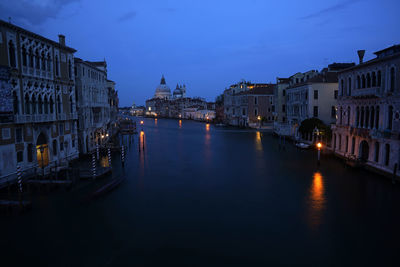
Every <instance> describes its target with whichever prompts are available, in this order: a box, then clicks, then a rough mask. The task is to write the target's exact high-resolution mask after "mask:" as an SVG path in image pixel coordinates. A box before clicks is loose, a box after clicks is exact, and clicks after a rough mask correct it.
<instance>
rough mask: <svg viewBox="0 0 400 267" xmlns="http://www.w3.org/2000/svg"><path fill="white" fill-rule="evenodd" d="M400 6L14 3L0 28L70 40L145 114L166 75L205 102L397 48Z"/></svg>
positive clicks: (363, 0) (0, 7)
mask: <svg viewBox="0 0 400 267" xmlns="http://www.w3.org/2000/svg"><path fill="white" fill-rule="evenodd" d="M399 10H400V1H398V0H383V1H376V0H353V1H351V0H350V1H331V0H330V1H314V0H305V1H264V0H251V1H249V0H247V1H246V0H243V1H235V0H230V1H228V0H220V1H209V0H202V1H183V0H182V1H177V0H175V1H155V0H153V1H152V0H147V1H126V0H124V1H117V2H116V1H94V0H54V1H51V0H44V1H39V0H31V1H28V0H13V1H8V2H6V1H3V2H2V3H0V18H1V19H3V20H5V21H8V20H9V17H11V22H12V23H13V24H15V25H17V26H20V27H23V28H26V29H28V30H30V31H33V32H35V33H38V34H40V35H43V36H44V37H46V38H48V39H52V40H54V41H57V40H58V37H57V35H58V34H64V35H65V36H66V44H67V45H68V46H70V47H73V48H75V49H77V50H78V52H77V53H76V54H75V56H76V57H80V58H82V59H84V60H89V61H100V60H103V59H104V58H105V59H106V61H107V64H108V78H109V79H111V80H114V81H115V82H116V89H117V90H118V92H119V97H120V106H127V105H131V104H132V102H135V104H137V105H142V104H144V102H145V99H148V98H151V97H152V96H153V95H154V91H155V88H156V86H157V85H158V84H159V83H160V79H161V75H162V74H164V76H165V79H166V82H167V84H168V85H169V86H170V87H171V90H173V89H174V88H175V86H176V84H177V83H179V84H186V86H187V95H188V96H201V97H204V98H206V99H207V100H208V101H214V100H215V97H216V96H217V95H219V94H221V93H222V92H223V90H224V89H225V88H226V87H228V86H229V85H230V84H233V83H236V82H238V81H239V80H241V79H245V80H249V81H252V82H275V80H276V77H288V76H290V75H292V74H294V73H296V72H304V71H307V70H310V69H317V70H321V69H322V68H323V67H325V66H327V65H328V64H330V63H333V62H356V63H358V57H357V53H356V51H357V50H358V49H365V50H366V55H365V60H368V59H371V58H373V57H374V55H373V54H372V53H373V52H375V51H377V50H380V49H383V48H386V47H388V46H391V45H394V44H398V43H400V31H399V30H398V26H399V25H400V19H399V16H398V11H399Z"/></svg>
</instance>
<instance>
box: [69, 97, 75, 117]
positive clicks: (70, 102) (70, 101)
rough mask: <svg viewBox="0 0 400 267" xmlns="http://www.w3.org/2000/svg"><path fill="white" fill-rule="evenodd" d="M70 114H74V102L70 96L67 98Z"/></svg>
mask: <svg viewBox="0 0 400 267" xmlns="http://www.w3.org/2000/svg"><path fill="white" fill-rule="evenodd" d="M69 104H70V112H71V113H74V102H72V96H70V97H69Z"/></svg>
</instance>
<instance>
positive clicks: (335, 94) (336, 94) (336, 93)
mask: <svg viewBox="0 0 400 267" xmlns="http://www.w3.org/2000/svg"><path fill="white" fill-rule="evenodd" d="M333 93H334V98H335V99H337V97H338V90H335V91H334V92H333Z"/></svg>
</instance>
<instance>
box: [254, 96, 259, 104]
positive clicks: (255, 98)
mask: <svg viewBox="0 0 400 267" xmlns="http://www.w3.org/2000/svg"><path fill="white" fill-rule="evenodd" d="M257 102H258V99H257V97H256V96H255V97H254V105H257V104H258V103H257Z"/></svg>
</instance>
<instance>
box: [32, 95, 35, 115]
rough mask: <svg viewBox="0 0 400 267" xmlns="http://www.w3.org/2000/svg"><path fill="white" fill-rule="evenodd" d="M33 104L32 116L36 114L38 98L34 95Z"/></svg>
mask: <svg viewBox="0 0 400 267" xmlns="http://www.w3.org/2000/svg"><path fill="white" fill-rule="evenodd" d="M31 104H32V114H36V96H35V95H32V101H31Z"/></svg>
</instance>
